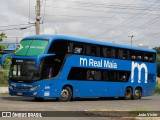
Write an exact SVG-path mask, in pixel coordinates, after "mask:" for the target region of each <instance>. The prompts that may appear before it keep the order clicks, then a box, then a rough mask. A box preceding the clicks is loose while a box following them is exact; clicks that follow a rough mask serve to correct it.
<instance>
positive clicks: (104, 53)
mask: <svg viewBox="0 0 160 120" xmlns="http://www.w3.org/2000/svg"><path fill="white" fill-rule="evenodd" d="M102 54H103V57H107V48H105V47H103V48H102Z"/></svg>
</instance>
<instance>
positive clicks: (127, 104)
mask: <svg viewBox="0 0 160 120" xmlns="http://www.w3.org/2000/svg"><path fill="white" fill-rule="evenodd" d="M136 110H140V111H143V110H144V111H160V96H150V97H144V98H142V99H141V100H119V99H76V100H73V101H71V102H58V101H56V100H55V99H47V100H43V101H36V100H34V98H28V97H13V96H1V97H0V111H136ZM58 119H60V118H58ZM67 119H69V118H67ZM76 119H77V120H81V118H76ZM94 119H95V118H92V119H91V118H88V120H94ZM112 120H113V119H112Z"/></svg>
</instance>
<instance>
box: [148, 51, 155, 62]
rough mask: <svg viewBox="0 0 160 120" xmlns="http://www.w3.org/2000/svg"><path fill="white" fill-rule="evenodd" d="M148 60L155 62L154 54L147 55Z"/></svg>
mask: <svg viewBox="0 0 160 120" xmlns="http://www.w3.org/2000/svg"><path fill="white" fill-rule="evenodd" d="M149 62H155V54H153V53H150V55H149Z"/></svg>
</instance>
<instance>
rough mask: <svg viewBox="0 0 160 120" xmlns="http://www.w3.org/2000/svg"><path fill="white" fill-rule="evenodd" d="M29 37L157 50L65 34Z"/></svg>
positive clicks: (29, 37)
mask: <svg viewBox="0 0 160 120" xmlns="http://www.w3.org/2000/svg"><path fill="white" fill-rule="evenodd" d="M28 39H47V40H49V41H53V40H56V39H62V40H69V41H75V42H83V43H90V44H96V45H102V46H111V47H118V48H124V49H130V50H140V51H148V52H156V50H153V49H147V48H141V47H135V46H128V45H122V44H114V43H109V42H103V41H95V40H89V39H84V38H76V37H69V36H63V35H35V36H28V37H25V38H24V39H23V40H28Z"/></svg>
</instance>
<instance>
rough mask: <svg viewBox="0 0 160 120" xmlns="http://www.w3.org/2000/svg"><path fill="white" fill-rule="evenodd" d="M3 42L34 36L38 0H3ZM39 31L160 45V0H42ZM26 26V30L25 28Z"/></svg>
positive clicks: (0, 29)
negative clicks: (4, 36)
mask: <svg viewBox="0 0 160 120" xmlns="http://www.w3.org/2000/svg"><path fill="white" fill-rule="evenodd" d="M0 3H1V4H0V33H2V32H4V33H5V34H6V35H7V37H8V38H5V39H4V42H19V41H20V40H21V39H22V38H24V37H26V36H30V35H35V26H34V23H35V19H36V12H35V11H36V7H35V6H36V0H0ZM40 3H41V16H40V17H41V19H40V20H41V24H40V28H41V29H40V34H51V35H54V34H60V35H65V36H73V37H80V38H86V39H91V40H97V41H106V42H112V43H117V44H125V45H131V36H133V37H132V45H133V46H138V45H144V46H149V48H153V47H159V46H160V0H41V1H40ZM23 28H27V29H23Z"/></svg>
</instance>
